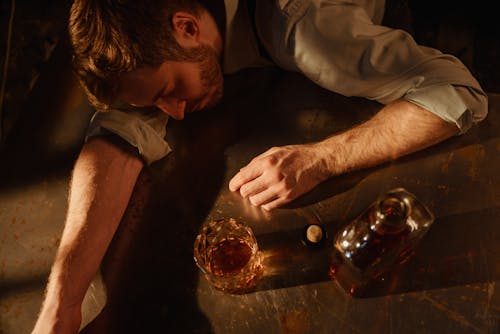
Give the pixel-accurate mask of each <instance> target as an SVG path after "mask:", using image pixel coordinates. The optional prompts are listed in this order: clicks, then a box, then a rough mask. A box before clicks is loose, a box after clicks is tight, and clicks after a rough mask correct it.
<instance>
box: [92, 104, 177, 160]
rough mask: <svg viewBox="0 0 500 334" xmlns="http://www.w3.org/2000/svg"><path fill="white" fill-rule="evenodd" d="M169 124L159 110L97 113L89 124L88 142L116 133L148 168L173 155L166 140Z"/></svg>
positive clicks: (139, 109)
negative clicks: (95, 137) (138, 155)
mask: <svg viewBox="0 0 500 334" xmlns="http://www.w3.org/2000/svg"><path fill="white" fill-rule="evenodd" d="M167 122H168V115H166V114H164V113H162V112H161V111H158V110H156V109H142V108H130V109H128V110H118V109H112V110H109V111H108V110H107V111H96V113H95V114H94V116H93V117H92V119H91V121H90V126H89V128H88V131H87V139H88V138H89V137H92V136H97V135H103V134H106V133H109V132H111V133H114V134H116V135H118V136H120V137H121V138H123V139H124V140H125V141H127V142H128V143H129V144H130V145H132V146H134V147H136V148H137V150H138V151H139V154H140V155H141V157H142V158H143V160H144V162H145V163H147V164H148V165H149V164H151V163H153V162H154V161H157V160H160V159H161V158H163V157H165V156H166V155H167V154H168V153H169V152H170V151H171V148H170V145H169V144H168V143H167V141H166V139H165V136H166V125H167Z"/></svg>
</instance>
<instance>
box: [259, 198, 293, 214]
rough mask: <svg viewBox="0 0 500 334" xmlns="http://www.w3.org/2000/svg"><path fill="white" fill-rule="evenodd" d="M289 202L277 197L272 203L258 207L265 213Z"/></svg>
mask: <svg viewBox="0 0 500 334" xmlns="http://www.w3.org/2000/svg"><path fill="white" fill-rule="evenodd" d="M290 201H291V200H290V199H288V198H287V197H278V198H276V199H275V200H273V201H270V202H268V203H266V204H263V205H261V206H260V207H261V208H262V209H264V210H266V211H271V210H273V209H276V208H277V207H279V206H282V205H283V204H286V203H288V202H290Z"/></svg>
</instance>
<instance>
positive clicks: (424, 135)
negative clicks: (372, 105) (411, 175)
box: [229, 100, 458, 210]
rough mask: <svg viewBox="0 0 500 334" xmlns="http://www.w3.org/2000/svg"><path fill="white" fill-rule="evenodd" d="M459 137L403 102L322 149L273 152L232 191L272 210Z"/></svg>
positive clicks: (250, 167)
mask: <svg viewBox="0 0 500 334" xmlns="http://www.w3.org/2000/svg"><path fill="white" fill-rule="evenodd" d="M457 133H458V128H457V127H456V126H455V125H454V124H452V123H447V122H445V121H443V120H442V119H440V118H439V117H437V116H435V115H434V114H432V113H430V112H429V111H427V110H425V109H423V108H421V107H419V106H417V105H415V104H413V103H410V102H407V101H403V100H399V101H395V102H393V103H390V104H388V105H387V106H385V107H384V108H382V109H381V110H380V111H379V112H378V113H377V114H376V115H375V116H374V117H373V118H372V119H370V120H368V121H367V122H365V123H363V124H361V125H359V126H357V127H354V128H352V129H350V130H348V131H346V132H343V133H340V134H338V135H334V136H332V137H329V138H327V139H325V140H323V141H320V142H318V143H313V144H306V145H290V146H284V147H275V148H271V149H269V150H268V151H266V152H264V153H263V154H261V155H259V156H258V157H256V158H255V159H253V160H252V161H251V162H250V163H249V164H248V165H247V166H246V167H244V168H242V169H241V170H240V172H239V173H237V174H236V175H235V176H234V177H233V179H232V180H231V181H230V183H229V189H230V190H231V191H237V190H239V192H240V194H241V195H242V196H243V197H248V198H249V200H250V202H251V203H252V204H253V205H256V206H262V208H264V209H265V210H271V209H273V208H276V207H278V206H280V205H283V204H285V203H287V202H290V201H291V200H293V199H295V198H297V197H299V196H300V195H302V194H304V193H306V192H308V191H309V190H311V189H312V188H314V187H315V186H316V185H318V184H319V183H320V182H322V181H324V180H326V179H328V178H330V177H332V176H335V175H339V174H342V173H345V172H347V171H350V170H355V169H361V168H366V167H371V166H375V165H378V164H381V163H383V162H386V161H389V160H392V159H396V158H398V157H401V156H403V155H406V154H409V153H412V152H415V151H418V150H421V149H423V148H426V147H429V146H431V145H434V144H436V143H438V142H440V141H443V140H445V139H447V138H449V137H451V136H453V135H455V134H457Z"/></svg>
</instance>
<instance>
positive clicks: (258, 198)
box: [248, 188, 278, 206]
mask: <svg viewBox="0 0 500 334" xmlns="http://www.w3.org/2000/svg"><path fill="white" fill-rule="evenodd" d="M277 198H278V193H277V192H276V190H275V189H273V188H267V189H265V190H264V191H261V192H259V193H256V194H255V195H252V196H250V197H248V199H249V200H250V203H252V205H254V206H261V205H262V204H266V203H269V202H272V201H274V200H275V199H277Z"/></svg>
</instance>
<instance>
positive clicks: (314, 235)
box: [303, 224, 326, 247]
mask: <svg viewBox="0 0 500 334" xmlns="http://www.w3.org/2000/svg"><path fill="white" fill-rule="evenodd" d="M325 240H326V230H325V228H324V227H323V226H321V225H320V224H308V225H306V227H305V229H304V235H303V241H304V243H305V244H306V245H308V246H313V247H320V246H321V245H323V244H324V242H325Z"/></svg>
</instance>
